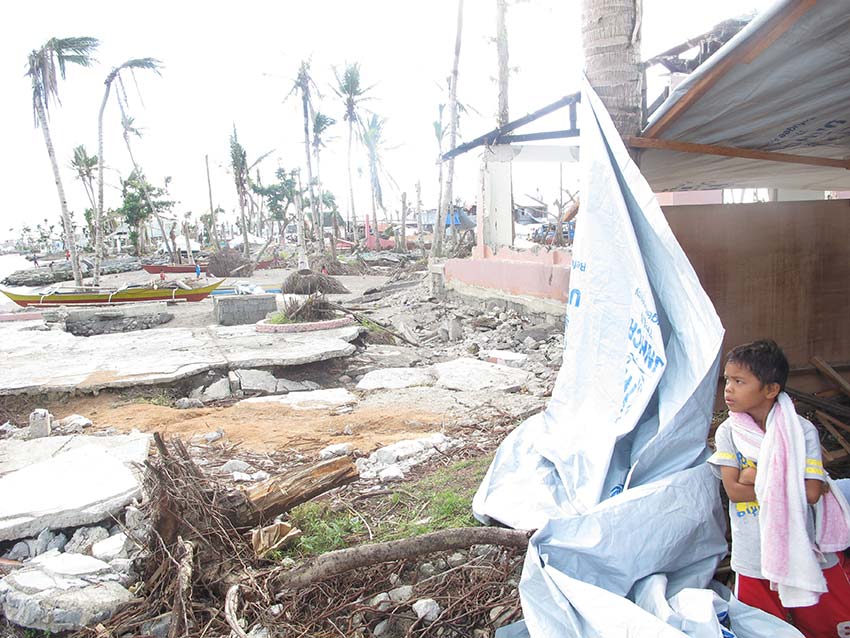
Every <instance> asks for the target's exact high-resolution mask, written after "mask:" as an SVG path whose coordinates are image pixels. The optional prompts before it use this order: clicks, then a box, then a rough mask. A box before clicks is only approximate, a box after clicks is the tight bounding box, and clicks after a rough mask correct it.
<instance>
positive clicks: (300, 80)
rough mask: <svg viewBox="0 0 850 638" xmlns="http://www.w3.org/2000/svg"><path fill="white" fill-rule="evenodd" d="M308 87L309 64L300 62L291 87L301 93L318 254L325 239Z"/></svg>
mask: <svg viewBox="0 0 850 638" xmlns="http://www.w3.org/2000/svg"><path fill="white" fill-rule="evenodd" d="M310 87H313V88H315V87H316V83H315V82H313V78H312V77H310V62H309V61H308V60H305V61H302V62H301V66H300V67H299V68H298V75H297V76H296V78H295V83H294V84H293V85H292V90H291V91H290V92H289V95H292V94H293V93H298V92H300V93H301V110H302V114H303V116H304V153H305V154H306V156H307V189H308V192H309V193H310V209H311V210H312V212H313V228H314V229H315V230H316V235H317V237H316V239H317V241H318V248H319V252H325V239H324V236H323V232H322V220H321V219H320V218H319V206H318V202H317V201H316V195H315V193H314V191H313V161H312V159H311V156H310V124H311V122H312V119H313V98H312V95H311V93H310Z"/></svg>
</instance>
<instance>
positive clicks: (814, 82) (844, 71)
mask: <svg viewBox="0 0 850 638" xmlns="http://www.w3.org/2000/svg"><path fill="white" fill-rule="evenodd" d="M800 4H801V3H800V2H799V1H797V0H780V1H779V2H777V3H776V4H774V5H772V6H771V7H770V8H769V9H768V10H766V11H764V12H763V13H761V14H759V15H758V16H757V17H756V18H755V19H754V20H753V21H752V22H751V23H750V24H748V25H747V26H746V27H745V28H744V29H742V30H741V32H740V33H738V34H737V35H736V36H735V37H734V38H732V39H731V40H730V41H729V42H727V43H726V44H725V45H724V46H723V47H721V49H720V50H719V51H717V53H715V54H714V55H713V56H712V57H711V58H709V59H708V61H706V62H705V63H704V64H703V65H701V66H700V67H699V68H698V69H697V70H696V71H694V72H693V73H692V74H691V75H690V76H688V78H687V79H686V80H685V81H684V82H682V83H681V84H680V85H679V86H678V87H676V89H675V90H674V91H673V92H672V93H671V95H670V97H669V98H667V100H666V101H665V102H664V103H663V104H662V105H661V106H660V107H659V108H658V109H657V110H656V111H655V112H654V113H653V114H652V116H651V118H650V121H649V124H648V126H647V132H648V133H649V134H652V129H653V125H654V124H656V123H657V122H658V120H659V119H660V118H662V117H664V116H665V115H666V114H667V112H669V111H670V110H671V109H673V108H676V105H677V104H678V103H679V102H680V100H682V99H683V98H684V97H685V96H687V95H688V94H689V93H691V92H692V91H701V94H700V96H699V97H698V98H697V99H696V100H695V101H694V102H693V103H692V104H690V105H689V106H687V107H686V108H685V109H684V110H682V111H681V112H680V113H679V114H678V115H677V116H676V117H675V118H673V119H672V120H671V122H670V124H669V126H668V127H667V128H666V129H665V130H663V131H661V133H660V134H659V135H657V137H659V138H661V139H665V140H674V141H678V142H691V143H695V144H716V145H720V146H731V147H737V148H746V149H755V150H760V151H775V152H781V153H790V154H792V155H810V156H816V157H827V158H833V159H848V158H850V64H848V63H847V56H848V52H850V11H848V4H847V2H845V1H836V0H833V1H827V2H816V3H815V2H813V3H808V4H809V6H808V7H807V8H805V10H804V11H803V12H802V14H801V15H800V17H799V19H798V20H797V21H796V22H793V24H791V26H790V27H789V28H788V29H787V31H783V32H781V33H780V34H779V35H778V37H776V38H775V39H774V40H772V41H770V42H769V45H768V46H766V47H765V48H761V46H762V45H761V44H758V43H759V42H761V43H764V42H766V41H769V40H771V30H772V28H773V27H774V22H772V21H773V20H775V18H776V16H777V15H778V14H779V13H781V12H786V11H788V10H789V9H794V7H795V6H799V5H800ZM762 38H766V40H762ZM748 47H756V50H755V51H754V52H752V53H750V54H749V55H745V56H744V57H743V59H741V60H739V61H737V62H736V63H735V64H732V65H731V66H729V68H727V69H725V70H722V68H723V66H726V65H728V64H729V59H730V58H731V57H732V56H739V55H743V54H745V53H746V52H747V48H748ZM753 56H754V57H753ZM718 69H721V72H719V73H718V71H717V70H718ZM707 80H708V83H709V85H710V86H709V87H708V88H707V89H704V87H705V84H706V81H707ZM641 171H642V172H643V174H644V176H645V177H646V179H647V181H648V182H649V183H650V184H651V185H652V187H653V189H655V190H656V191H664V190H700V189H712V188H723V187H727V188H731V187H735V186H741V187H770V188H791V189H806V190H845V189H850V171H848V170H845V169H843V168H824V167H819V166H818V167H816V166H806V165H801V164H786V163H780V162H773V161H763V160H750V159H740V158H730V157H718V156H716V155H700V154H694V153H677V152H673V151H665V150H654V149H652V150H645V151H642V154H641Z"/></svg>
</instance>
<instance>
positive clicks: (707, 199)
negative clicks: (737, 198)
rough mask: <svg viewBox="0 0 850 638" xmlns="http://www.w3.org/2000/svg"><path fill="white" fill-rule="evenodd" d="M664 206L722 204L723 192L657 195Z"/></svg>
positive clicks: (683, 192)
mask: <svg viewBox="0 0 850 638" xmlns="http://www.w3.org/2000/svg"><path fill="white" fill-rule="evenodd" d="M655 197H656V199H657V200H658V203H659V204H661V205H662V206H685V205H688V204H722V203H723V191H721V190H716V191H674V192H670V193H655Z"/></svg>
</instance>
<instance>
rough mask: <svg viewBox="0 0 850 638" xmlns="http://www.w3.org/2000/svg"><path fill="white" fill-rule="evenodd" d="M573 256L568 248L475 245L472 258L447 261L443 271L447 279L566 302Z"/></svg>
mask: <svg viewBox="0 0 850 638" xmlns="http://www.w3.org/2000/svg"><path fill="white" fill-rule="evenodd" d="M571 260H572V254H571V251H570V250H568V249H566V250H565V249H551V250H548V249H546V248H543V247H541V248H540V250H537V251H536V252H535V251H533V250H523V251H519V250H513V249H512V248H507V247H502V248H499V250H498V251H497V252H495V253H494V252H493V251H492V250H491V249H490V248H489V247H481V246H476V247H475V251H474V253H473V255H472V257H471V258H469V259H449V260H448V261H446V264H445V271H444V273H445V278H446V281H447V282H448V281H453V280H454V281H459V282H462V283H465V284H469V285H473V286H478V287H480V288H490V289H494V290H500V291H502V292H504V293H508V294H512V295H526V296H530V297H540V298H543V299H555V300H558V301H563V302H566V301H567V294H568V292H569V285H568V284H569V281H570V262H571Z"/></svg>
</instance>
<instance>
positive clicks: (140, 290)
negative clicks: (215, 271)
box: [0, 279, 224, 307]
mask: <svg viewBox="0 0 850 638" xmlns="http://www.w3.org/2000/svg"><path fill="white" fill-rule="evenodd" d="M223 281H224V279H220V280H218V281H217V282H215V283H214V284H210V285H209V286H202V287H200V288H182V287H176V288H154V287H151V286H125V287H122V288H66V289H63V288H50V289H48V290H44V291H39V292H34V293H29V294H20V293H15V292H10V291H8V290H0V292H2V293H3V294H4V295H6V296H7V297H8V298H9V299H11V300H12V301H14V302H15V303H16V304H18V305H19V306H23V307H26V306H29V305H35V304H40V305H61V304H80V303H93V304H110V303H126V302H132V301H178V300H183V301H201V300H202V299H206V298H207V297H208V296H209V295H210V293H212V291H213V290H215V289H216V288H218V287H219V286H220V285H221V284H222V282H223Z"/></svg>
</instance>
